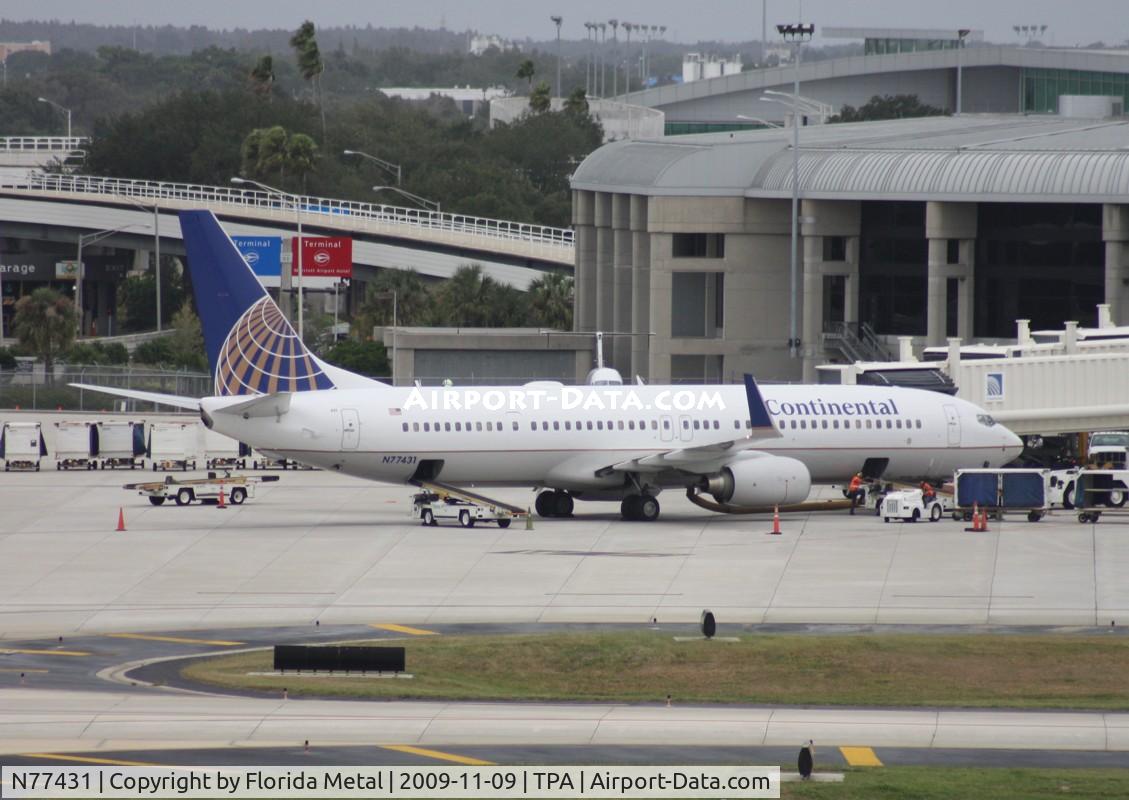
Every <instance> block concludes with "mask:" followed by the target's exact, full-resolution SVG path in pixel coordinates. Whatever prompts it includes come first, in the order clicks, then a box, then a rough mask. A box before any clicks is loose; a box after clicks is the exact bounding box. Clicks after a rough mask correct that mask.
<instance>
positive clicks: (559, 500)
mask: <svg viewBox="0 0 1129 800" xmlns="http://www.w3.org/2000/svg"><path fill="white" fill-rule="evenodd" d="M534 507H535V508H536V509H537V514H538V516H542V517H571V516H572V495H571V494H569V493H568V492H562V491H560V490H557V491H552V492H550V491H545V492H541V494H539V495H537V502H536V503H535V504H534Z"/></svg>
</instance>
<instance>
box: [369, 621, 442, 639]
mask: <svg viewBox="0 0 1129 800" xmlns="http://www.w3.org/2000/svg"><path fill="white" fill-rule="evenodd" d="M369 627H371V628H380V629H381V630H384V631H392V632H393V633H409V634H411V635H412V636H438V635H439V631H428V630H424V629H423V628H411V627H408V626H407V625H393V624H392V623H387V624H384V625H370V626H369Z"/></svg>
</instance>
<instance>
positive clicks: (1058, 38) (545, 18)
mask: <svg viewBox="0 0 1129 800" xmlns="http://www.w3.org/2000/svg"><path fill="white" fill-rule="evenodd" d="M766 1H767V3H768V25H769V29H771V28H772V25H773V24H774V23H776V22H783V21H795V20H796V19H797V17H798V15H799V8H800V6H801V5H802V7H803V14H804V17H805V19H804V20H803V21H805V22H814V23H816V25H817V28H818V27H819V26H825V25H836V26H842V25H852V26H864V25H865V26H881V27H905V28H909V27H916V28H921V27H948V28H957V27H967V28H974V29H980V30H983V31H984V32H985V36H986V38H988V39H991V40H994V41H1015V40H1016V37H1015V34H1014V33H1013V32H1012V26H1013V25H1017V24H1028V25H1047V26H1048V29H1047V35H1046V41H1047V43H1048V44H1051V43H1053V44H1055V45H1059V46H1069V45H1075V44H1088V43H1090V42H1093V41H1098V40H1104V41H1105V42H1107V43H1112V44H1117V43H1121V42H1123V41H1124V40H1125V39H1126V38H1127V37H1129V25H1127V24H1126V23H1127V20H1129V14H1126V11H1129V1H1127V0H1072V1H1068V0H943V1H941V2H938V0H802V2H801V0H766ZM550 14H563V15H564V17H565V21H564V26H563V28H562V36H563V37H565V38H572V39H583V38H584V36H585V31H584V28H583V22H584V21H585V20H592V21H599V20H606V19H608V18H609V17H617V18H619V19H627V20H630V21H632V22H641V23H645V24H648V25H666V26H667V35H666V38H667V39H671V40H675V41H684V42H694V41H698V40H702V39H706V40H709V39H720V40H726V41H741V40H749V39H756V38H759V37H760V28H761V3H760V2H758V0H322V2H318V3H311V2H310V1H309V0H193V2H190V3H186V2H171V0H112V1H111V0H3V3H0V16H3V17H4V18H6V19H12V20H31V19H52V18H53V19H61V20H65V21H70V20H72V19H73V20H75V21H77V22H93V23H101V24H120V25H130V24H142V25H161V24H166V23H168V24H174V25H192V24H194V25H205V26H208V27H212V28H234V27H242V28H268V27H269V28H293V27H296V26H297V24H298V23H300V22H301V21H302V20H303V19H305V18H306V17H310V18H312V19H313V20H314V22H315V23H316V24H318V25H345V24H353V25H362V26H363V25H366V24H369V23H371V24H372V25H374V26H377V27H396V26H408V27H413V26H419V27H424V28H437V27H439V25H440V23H444V24H445V25H446V27H447V28H448V29H451V30H456V31H462V30H467V29H475V30H479V31H482V32H484V33H498V34H502V35H503V36H507V37H511V38H524V37H526V36H531V37H533V38H535V39H548V38H551V37H552V36H553V35H554V31H553V26H552V23H551V22H550V21H549V15H550Z"/></svg>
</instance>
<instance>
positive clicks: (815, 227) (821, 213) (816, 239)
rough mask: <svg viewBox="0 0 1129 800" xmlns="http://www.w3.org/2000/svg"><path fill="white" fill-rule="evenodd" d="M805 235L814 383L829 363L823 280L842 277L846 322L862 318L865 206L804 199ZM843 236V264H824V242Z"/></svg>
mask: <svg viewBox="0 0 1129 800" xmlns="http://www.w3.org/2000/svg"><path fill="white" fill-rule="evenodd" d="M800 215H801V217H803V224H802V228H801V232H802V234H803V241H802V243H801V246H802V249H801V258H802V262H801V263H802V279H801V283H800V286H801V291H802V293H803V310H802V319H801V325H800V340H801V342H802V348H801V351H802V353H803V380H804V382H805V383H814V382H815V380H816V366H817V365H819V364H821V363H824V362H825V361H827V360H828V357H829V355H830V354H828V353H826V352H825V351H824V349H823V305H824V301H825V298H824V296H823V279H824V277H825V276H832V275H838V276H842V277H843V278H844V279H845V286H844V291H845V292H846V297H845V298H844V303H843V319H844V320H845V321H848V322H849V321H853V320H856V319H857V318H858V237H859V231H860V226H861V224H862V206H861V204H860V203H858V202H856V201H839V200H804V201H803V203H802V206H801V209H800ZM828 237H842V238H844V239H845V240H846V248H845V253H844V259H843V260H842V261H824V260H823V256H824V240H825V239H827V238H828Z"/></svg>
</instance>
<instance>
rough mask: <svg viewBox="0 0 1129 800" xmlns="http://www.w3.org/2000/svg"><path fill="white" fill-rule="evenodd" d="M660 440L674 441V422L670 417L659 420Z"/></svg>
mask: <svg viewBox="0 0 1129 800" xmlns="http://www.w3.org/2000/svg"><path fill="white" fill-rule="evenodd" d="M659 426H660V427H659V438H661V439H662V440H663V441H664V442H670V441H673V440H674V420H673V419H671V418H670V417H669V416H664V417H662V418H661V419H660V420H659Z"/></svg>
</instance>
